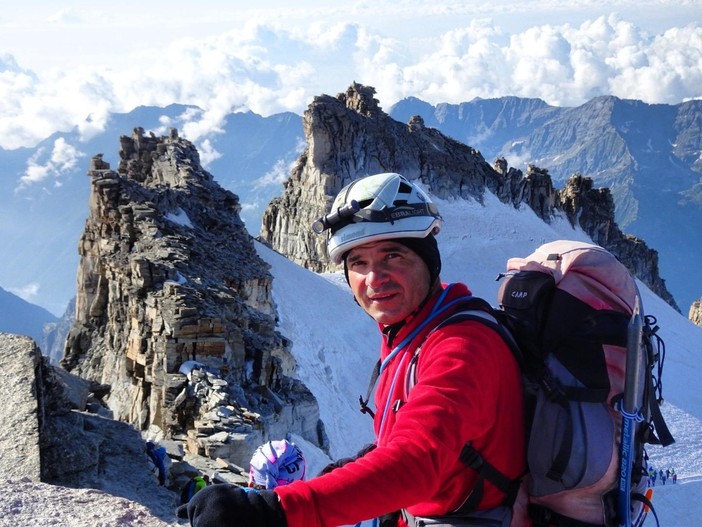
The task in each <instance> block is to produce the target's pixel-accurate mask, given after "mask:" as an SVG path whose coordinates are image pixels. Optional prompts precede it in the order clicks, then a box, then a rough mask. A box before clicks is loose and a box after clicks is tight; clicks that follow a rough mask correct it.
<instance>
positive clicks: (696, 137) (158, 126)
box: [0, 97, 702, 316]
mask: <svg viewBox="0 0 702 527" xmlns="http://www.w3.org/2000/svg"><path fill="white" fill-rule="evenodd" d="M199 113H201V110H199V109H198V108H195V107H191V106H183V105H170V106H167V107H165V108H158V107H139V108H136V109H134V110H133V111H131V112H129V113H124V114H113V115H112V116H111V118H110V120H109V123H108V125H107V126H106V128H105V129H104V130H103V131H102V132H101V133H98V134H96V135H94V136H92V137H90V138H85V137H81V134H80V131H79V130H78V129H75V130H71V131H68V132H61V133H56V134H53V135H52V136H51V137H48V138H46V139H45V140H43V141H42V142H40V143H39V144H37V145H36V146H35V147H34V148H20V149H16V150H2V149H0V166H1V167H2V169H0V170H2V172H1V176H2V177H0V244H1V245H2V246H3V247H4V248H5V250H4V251H3V253H4V254H5V258H4V261H3V265H2V266H0V286H2V287H4V288H5V289H6V290H8V291H10V292H12V293H14V294H17V295H20V296H22V297H23V298H25V299H26V300H28V301H29V302H31V303H35V304H38V305H40V306H42V307H43V308H45V309H46V310H48V311H50V312H51V313H53V315H55V316H60V315H61V314H63V312H64V310H65V307H66V305H67V303H68V301H69V300H70V299H71V298H72V296H73V295H74V294H75V273H76V268H77V263H78V253H77V249H76V244H77V242H78V238H79V236H80V232H81V230H82V228H83V223H84V221H85V218H86V211H87V200H88V183H87V180H86V178H85V173H86V169H87V166H88V163H89V159H90V158H91V157H92V156H94V155H96V154H103V157H104V159H105V160H106V161H108V162H110V163H111V164H113V165H116V164H117V162H118V159H116V156H117V154H116V152H117V149H116V148H115V146H114V145H115V139H116V138H117V137H119V136H120V135H129V134H130V133H131V131H132V129H133V128H135V127H141V128H144V129H145V130H147V131H151V132H153V133H156V134H160V133H164V132H165V130H166V129H167V128H170V127H175V128H178V129H180V130H183V131H184V132H185V133H186V134H187V130H188V126H190V125H191V124H190V123H192V121H193V118H194V116H197V115H198V114H199ZM388 114H389V115H390V116H391V117H393V118H394V119H396V120H398V121H404V122H407V121H408V120H409V118H410V117H411V116H414V115H419V116H421V117H422V118H423V119H424V122H425V125H426V126H428V127H435V128H437V129H438V130H439V131H441V132H442V133H444V134H446V135H448V136H450V137H453V138H455V139H457V140H459V141H460V142H463V143H465V144H468V145H470V146H472V147H474V148H476V149H478V150H479V151H480V152H481V153H482V155H483V157H484V158H485V159H486V160H488V161H489V162H492V161H494V160H495V159H497V158H499V157H504V158H506V159H507V160H508V161H509V163H510V165H512V166H515V167H517V168H522V167H525V166H526V165H527V164H533V165H536V166H539V167H541V168H545V169H547V170H548V172H549V174H550V175H551V177H552V179H553V181H554V184H556V185H557V186H558V185H560V184H562V183H563V182H564V181H565V179H567V178H568V177H569V176H570V175H572V174H574V173H581V174H583V175H585V176H588V177H592V178H593V179H594V180H595V183H596V185H597V186H607V187H609V188H611V190H612V194H613V196H614V199H615V203H616V219H617V222H618V223H619V226H620V228H621V229H622V230H623V231H624V232H627V233H631V234H634V235H636V236H638V237H640V238H642V239H644V240H645V241H646V242H647V244H648V245H649V247H651V248H653V249H655V250H657V251H658V253H659V258H660V269H661V275H662V277H663V278H664V279H665V280H666V284H667V286H668V289H669V290H670V291H671V292H672V294H673V296H674V297H675V299H676V301H677V303H678V305H679V306H680V309H681V310H682V311H683V314H686V313H687V310H688V308H689V306H690V304H691V303H692V302H693V301H694V300H697V299H699V298H700V297H701V296H702V277H700V276H699V275H697V274H695V273H689V272H687V269H686V267H685V266H686V264H688V263H689V262H693V261H699V259H700V257H702V244H701V243H699V242H700V236H699V233H698V227H697V226H698V225H700V221H701V220H702V183H701V176H700V174H701V173H702V160H701V158H700V151H702V134H701V133H700V129H701V128H702V125H701V124H700V123H702V101H690V102H686V103H682V104H679V105H650V104H645V103H643V102H640V101H630V100H622V99H618V98H616V97H599V98H596V99H593V100H591V101H589V102H587V103H586V104H583V105H582V106H578V107H574V108H560V107H553V106H549V105H547V104H546V103H545V102H543V101H541V100H539V99H524V98H517V97H503V98H499V99H475V100H473V101H470V102H466V103H462V104H458V105H451V104H439V105H436V106H432V105H430V104H428V103H425V102H423V101H421V100H419V99H416V98H408V99H405V100H403V101H400V102H399V103H397V104H396V105H394V106H393V107H392V108H391V109H390V110H389V112H388ZM303 147H304V131H303V123H302V119H301V117H300V116H298V115H296V114H293V113H282V114H275V115H272V116H268V117H263V116H260V115H257V114H254V113H251V112H243V113H232V114H230V115H229V116H228V118H227V121H226V123H225V124H224V125H223V126H222V127H220V128H218V129H216V130H213V131H212V133H210V134H209V135H208V136H207V139H206V140H204V141H203V142H202V143H201V144H198V149H199V151H200V155H201V158H202V162H203V165H204V166H205V167H206V168H207V170H209V171H210V172H211V173H213V174H216V177H217V179H218V181H220V183H221V185H222V186H223V187H224V188H226V189H228V190H231V191H233V192H235V193H236V194H237V195H238V196H239V197H240V201H241V204H242V212H241V217H242V219H243V220H244V222H245V223H246V225H247V228H248V230H249V232H250V233H251V234H252V235H254V236H255V235H257V234H258V231H259V229H260V225H261V215H262V213H263V210H264V209H265V207H266V205H267V204H268V202H269V201H270V200H271V199H272V198H274V197H276V196H278V195H280V193H281V192H282V184H283V183H284V181H285V180H286V179H287V177H288V175H289V172H290V167H291V166H292V164H293V163H294V162H295V160H296V159H297V157H298V156H299V154H300V152H301V150H302V148H303Z"/></svg>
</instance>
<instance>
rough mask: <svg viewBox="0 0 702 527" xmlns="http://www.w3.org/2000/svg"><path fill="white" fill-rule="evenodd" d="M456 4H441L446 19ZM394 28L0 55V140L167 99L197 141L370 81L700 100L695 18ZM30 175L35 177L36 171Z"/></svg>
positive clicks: (438, 94)
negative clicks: (39, 68)
mask: <svg viewBox="0 0 702 527" xmlns="http://www.w3.org/2000/svg"><path fill="white" fill-rule="evenodd" d="M386 7H387V6H386ZM502 8H503V9H508V8H509V6H502ZM458 9H459V6H458V4H455V5H454V4H452V5H449V6H444V7H443V8H442V10H440V11H441V13H445V14H446V16H451V14H452V10H458ZM70 15H71V14H70V12H65V13H63V14H62V15H61V16H60V17H59V19H61V20H70V19H71V16H70ZM57 16H58V15H57ZM390 33H391V32H383V31H381V30H379V29H377V28H373V27H371V26H370V25H363V24H361V23H348V22H337V23H326V22H324V21H319V20H317V21H313V22H310V23H308V24H306V25H300V24H298V25H296V26H291V27H282V26H280V25H276V24H271V23H264V22H261V21H260V20H257V19H252V20H250V22H249V23H247V24H246V25H244V26H242V27H239V28H237V29H236V30H231V31H227V32H222V33H219V34H215V35H213V36H210V37H207V38H185V39H180V40H176V41H174V42H171V43H170V44H168V45H166V46H165V47H162V48H159V49H146V50H141V51H139V52H138V53H137V54H135V55H134V56H133V60H132V61H131V63H130V65H129V66H127V67H124V68H121V69H119V70H112V69H110V68H109V67H102V68H100V69H95V68H88V67H81V68H68V69H65V70H64V69H58V68H57V69H52V70H50V71H47V72H30V71H27V70H24V69H22V68H21V67H20V65H18V64H17V63H16V61H15V59H14V58H13V57H12V56H11V55H5V56H4V57H0V146H2V147H4V148H17V147H19V146H33V145H34V144H36V143H37V142H38V141H39V140H41V139H43V138H45V137H47V136H49V135H50V134H51V133H53V132H55V131H59V130H60V131H68V130H74V129H75V130H77V131H78V132H79V133H80V134H81V136H82V137H84V138H87V137H90V136H91V135H92V134H95V133H97V132H99V131H100V130H102V129H103V128H104V125H105V122H106V119H107V118H108V116H109V114H110V113H111V112H127V111H130V110H132V109H133V108H135V107H137V106H139V105H151V106H166V105H168V104H171V103H181V104H187V105H194V106H197V107H198V108H200V111H199V112H193V113H192V114H191V115H188V116H184V118H183V119H182V120H181V121H180V122H179V123H178V128H179V130H180V132H181V134H182V135H183V136H185V137H187V138H188V139H190V140H192V141H194V142H197V143H198V144H202V145H207V144H208V143H207V142H206V141H207V140H208V139H209V138H211V136H212V134H215V133H221V129H222V125H223V120H224V118H225V117H226V115H227V114H229V113H231V112H235V111H247V110H251V111H253V112H256V113H258V114H261V115H271V114H273V113H278V112H282V111H293V112H296V113H300V114H301V113H302V112H304V110H305V109H306V107H307V105H308V104H309V103H310V102H311V101H312V99H313V97H315V96H317V95H320V94H323V93H326V94H330V95H335V94H336V93H338V92H340V91H343V90H344V89H345V88H346V87H347V86H348V85H349V84H350V83H351V82H352V81H357V82H361V83H363V84H367V85H371V86H374V87H375V88H376V90H377V97H378V99H379V100H380V102H381V105H382V106H383V107H384V108H387V107H389V106H390V105H392V104H393V103H395V102H397V101H398V100H399V99H401V98H403V97H407V96H415V97H419V98H421V99H424V100H426V101H427V102H430V103H433V104H436V103H440V102H449V103H459V102H464V101H469V100H471V99H473V98H475V97H483V98H493V97H502V96H506V95H515V96H520V97H538V98H541V99H544V100H545V101H546V102H547V103H549V104H553V105H559V106H575V105H579V104H583V103H584V102H586V101H588V100H589V99H591V98H592V97H595V96H598V95H605V94H611V95H616V96H618V97H622V98H630V99H640V100H643V101H645V102H648V103H669V104H676V103H679V102H682V101H685V100H688V99H693V98H700V97H702V60H701V59H700V57H701V56H702V28H701V27H699V25H698V24H697V23H690V24H689V25H687V26H684V27H673V28H670V29H667V30H665V31H663V32H661V33H660V34H656V35H651V34H648V33H647V32H645V31H643V30H641V29H639V28H638V27H637V26H636V25H635V24H634V23H632V22H629V21H627V20H625V19H623V18H622V17H620V16H618V15H608V16H600V17H596V18H592V19H590V20H586V21H585V22H583V23H581V24H579V25H570V24H563V25H555V24H543V25H538V26H533V27H528V28H526V29H522V30H519V31H516V32H511V33H510V32H508V31H506V30H505V29H503V28H501V27H500V26H499V25H497V24H495V23H494V22H492V21H490V20H489V19H478V18H466V17H465V16H462V17H456V24H455V27H453V28H451V29H448V30H444V31H443V32H442V33H440V34H437V35H432V34H429V33H428V32H426V31H425V32H423V33H422V34H421V35H418V36H417V37H416V38H408V39H402V38H399V37H397V36H389V35H390ZM210 154H211V155H213V156H216V153H215V152H214V151H213V152H211V153H210ZM210 154H208V155H210ZM44 177H46V176H44ZM27 178H28V179H27V180H28V181H30V180H33V179H37V178H41V171H40V170H39V168H38V167H37V168H36V172H35V173H34V175H32V174H30V173H28V174H27Z"/></svg>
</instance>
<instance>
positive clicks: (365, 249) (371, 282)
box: [346, 240, 429, 325]
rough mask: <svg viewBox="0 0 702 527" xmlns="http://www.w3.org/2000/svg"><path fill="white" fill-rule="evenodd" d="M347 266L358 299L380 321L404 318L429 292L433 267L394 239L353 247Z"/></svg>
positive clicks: (396, 320)
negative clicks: (428, 265) (430, 270)
mask: <svg viewBox="0 0 702 527" xmlns="http://www.w3.org/2000/svg"><path fill="white" fill-rule="evenodd" d="M346 267H347V269H348V273H349V285H350V286H351V290H352V291H353V294H354V296H355V297H356V300H357V301H358V303H359V304H360V306H361V307H362V308H363V309H364V310H365V311H366V313H368V314H369V315H370V316H371V317H373V318H374V319H375V320H376V321H377V322H378V323H380V324H384V325H389V324H394V323H395V322H399V321H401V320H403V319H404V318H406V317H407V315H409V314H410V313H412V312H413V311H414V310H415V309H416V308H417V307H418V306H419V304H420V303H421V302H422V301H423V300H424V299H425V298H426V296H427V294H428V293H429V269H427V266H426V264H425V263H424V260H422V259H421V258H420V257H419V255H418V254H417V253H415V252H414V251H412V250H410V249H408V248H407V247H405V246H404V245H402V244H401V243H397V242H395V241H392V240H386V241H380V242H371V243H367V244H365V245H360V246H358V247H355V248H353V249H351V251H350V252H349V254H348V256H347V257H346Z"/></svg>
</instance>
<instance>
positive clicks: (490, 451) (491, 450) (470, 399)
mask: <svg viewBox="0 0 702 527" xmlns="http://www.w3.org/2000/svg"><path fill="white" fill-rule="evenodd" d="M445 287H446V286H445ZM467 295H470V291H469V290H468V288H467V287H466V286H465V285H463V284H452V285H451V286H448V291H447V292H446V295H445V296H444V297H441V293H437V294H436V295H435V296H434V297H432V298H431V299H430V300H429V302H427V304H426V305H425V306H424V307H423V308H422V310H421V311H420V312H419V313H418V314H417V315H415V316H414V317H412V318H411V319H410V320H408V321H407V322H406V324H405V325H404V326H403V327H402V328H401V329H400V331H399V332H398V334H397V335H396V336H395V337H394V339H393V342H392V343H388V342H387V336H386V337H385V339H384V343H383V345H382V347H381V352H380V357H381V359H382V360H383V361H384V363H383V369H382V372H381V375H380V377H379V379H378V383H377V385H376V394H375V404H376V415H375V422H374V427H375V433H376V437H377V441H376V444H377V445H378V448H376V449H375V450H373V451H371V452H369V453H368V454H366V455H365V456H363V457H362V458H360V459H358V460H356V461H354V462H352V463H348V464H347V465H345V466H343V467H341V468H338V469H336V470H334V471H332V472H331V473H329V474H326V475H324V476H321V477H318V478H314V479H312V480H309V481H304V482H295V483H293V484H291V485H288V486H285V487H278V488H276V489H275V492H276V493H277V494H278V496H279V497H280V500H281V504H282V506H283V509H284V510H285V515H286V518H287V521H288V527H335V526H339V525H353V524H355V523H357V522H359V521H361V520H366V519H369V518H374V517H377V516H380V515H382V514H385V513H388V512H392V511H396V510H399V509H402V508H407V509H408V511H409V512H410V513H412V514H413V515H415V516H429V515H440V514H446V513H448V512H451V511H453V510H455V509H456V508H457V507H459V506H460V505H461V503H463V501H464V500H465V498H466V497H467V496H468V495H469V494H470V491H471V489H472V488H473V486H474V484H475V482H476V479H477V476H476V473H475V472H474V471H472V470H471V469H469V468H467V467H466V466H465V465H464V464H462V463H461V462H460V461H459V459H458V456H459V453H460V452H461V449H462V448H463V445H464V444H465V443H466V442H467V441H472V444H473V446H474V447H475V448H476V449H477V450H478V451H479V452H480V453H481V454H482V455H483V457H484V458H485V459H486V460H487V461H488V462H489V463H491V464H492V465H493V466H494V467H496V468H497V469H498V470H500V471H501V472H502V473H504V474H505V475H507V476H508V477H510V478H517V477H518V476H520V475H521V474H522V473H523V472H524V467H525V458H524V431H523V430H524V429H523V404H522V390H521V380H520V373H519V369H518V366H517V364H516V361H515V360H514V358H513V356H512V354H511V351H510V350H509V348H508V347H507V346H506V345H505V344H504V342H503V341H502V339H501V338H500V337H499V335H497V333H495V332H494V331H493V330H491V329H490V328H488V327H487V326H485V325H484V324H481V323H480V322H474V321H465V322H459V323H453V324H448V325H446V326H445V327H443V328H441V329H439V330H437V331H435V332H434V333H432V334H431V335H429V337H428V338H427V334H428V333H429V332H430V331H431V330H432V329H433V328H434V327H435V326H436V325H437V324H438V323H439V322H440V321H441V320H443V319H445V318H446V317H447V316H448V315H449V314H450V313H451V309H447V310H446V311H442V308H444V307H446V306H447V305H448V304H450V303H451V302H452V301H453V300H456V299H457V298H459V297H462V296H467ZM439 301H440V303H438V302H439ZM432 310H433V312H439V315H438V316H437V317H436V318H434V319H432V320H431V322H429V323H428V324H426V325H425V326H424V327H422V323H423V322H425V321H426V320H427V318H428V316H429V314H430V313H431V312H432ZM420 328H421V329H420ZM416 330H418V331H416ZM415 331H416V334H415V336H414V337H413V338H411V339H410V342H406V343H405V344H406V345H403V346H402V348H401V349H399V351H398V352H397V353H396V354H395V355H394V356H393V357H392V358H391V359H390V360H388V361H385V359H387V357H388V356H389V355H390V354H391V352H392V351H393V348H392V346H396V347H397V346H398V344H401V343H403V341H405V340H406V339H407V337H408V336H409V335H411V334H412V333H413V332H415ZM425 339H426V340H425ZM419 345H421V352H420V354H419V359H418V363H417V364H418V365H417V383H416V385H415V386H414V387H413V388H412V389H411V391H410V393H409V394H408V393H406V392H407V389H406V388H407V387H406V383H407V379H408V374H407V367H408V365H409V363H410V360H411V359H412V357H413V355H414V353H415V351H416V348H417V346H419ZM502 499H503V495H502V493H501V492H500V491H499V490H497V489H496V488H494V487H493V486H492V485H491V484H490V483H487V482H486V487H485V494H484V496H483V500H482V501H481V504H480V507H479V508H480V509H488V508H492V507H496V506H498V505H500V504H501V502H502Z"/></svg>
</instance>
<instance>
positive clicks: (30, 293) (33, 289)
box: [8, 282, 40, 302]
mask: <svg viewBox="0 0 702 527" xmlns="http://www.w3.org/2000/svg"><path fill="white" fill-rule="evenodd" d="M39 289H40V285H39V283H38V282H31V283H29V284H27V285H25V286H22V287H19V288H8V291H9V292H10V293H12V294H14V295H17V296H18V297H20V298H21V299H22V300H24V301H26V302H32V301H33V300H35V299H36V298H37V295H38V294H39Z"/></svg>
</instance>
